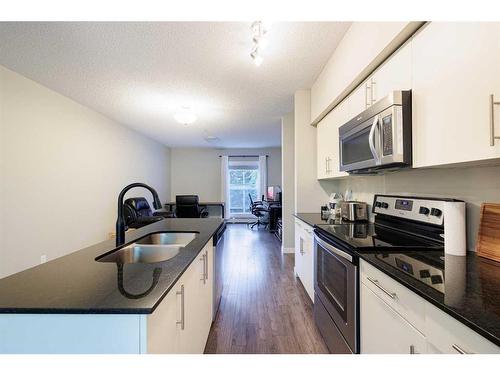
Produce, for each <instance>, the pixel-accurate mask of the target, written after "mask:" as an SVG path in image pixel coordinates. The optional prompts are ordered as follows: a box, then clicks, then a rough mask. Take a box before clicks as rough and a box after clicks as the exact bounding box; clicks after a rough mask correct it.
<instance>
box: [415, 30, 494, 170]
mask: <svg viewBox="0 0 500 375" xmlns="http://www.w3.org/2000/svg"><path fill="white" fill-rule="evenodd" d="M412 44H413V46H412V90H413V91H412V95H413V108H412V111H413V166H414V167H429V166H436V165H444V164H453V163H461V162H471V161H478V160H485V159H491V158H498V157H500V140H496V142H495V144H494V145H493V146H492V145H491V136H492V132H491V128H490V126H491V121H492V119H491V117H490V116H491V113H492V108H491V103H490V95H492V94H493V95H494V97H495V100H496V101H500V23H486V22H481V23H478V22H474V23H463V22H462V23H448V22H446V23H441V22H431V23H430V24H428V25H427V26H426V27H425V28H423V29H422V30H421V31H420V32H419V33H418V34H417V35H416V36H415V37H414V40H413V43H412ZM493 114H494V119H493V120H494V122H496V127H495V133H496V135H500V106H498V105H497V106H496V108H493Z"/></svg>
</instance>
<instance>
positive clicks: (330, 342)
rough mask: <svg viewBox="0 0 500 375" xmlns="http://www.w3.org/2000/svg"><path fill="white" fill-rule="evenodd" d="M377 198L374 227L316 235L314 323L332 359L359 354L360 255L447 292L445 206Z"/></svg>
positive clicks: (320, 228) (334, 227)
mask: <svg viewBox="0 0 500 375" xmlns="http://www.w3.org/2000/svg"><path fill="white" fill-rule="evenodd" d="M447 200H451V199H439V198H418V197H407V196H394V195H376V196H375V197H374V201H373V206H372V211H373V213H375V214H376V216H375V222H374V223H343V224H331V225H328V224H324V225H317V226H316V227H315V230H314V266H315V271H314V292H315V304H314V318H315V321H316V325H317V326H318V328H319V330H320V332H321V334H322V336H323V338H324V339H325V342H326V344H327V346H328V348H329V349H330V351H331V352H332V353H359V335H360V332H359V281H358V279H359V277H358V265H359V254H361V253H363V252H376V253H377V254H379V255H377V256H378V257H380V260H382V261H383V262H385V263H387V264H388V265H390V266H392V267H395V268H397V269H399V270H401V271H402V272H405V273H406V274H407V275H410V276H412V277H414V278H415V279H417V280H419V281H421V282H423V283H425V284H427V285H429V286H430V287H432V288H434V289H436V290H438V291H444V274H443V269H442V268H443V267H442V262H441V259H440V255H442V254H443V248H444V247H443V246H444V243H443V234H444V219H443V216H444V214H443V210H444V208H443V207H444V202H445V201H447Z"/></svg>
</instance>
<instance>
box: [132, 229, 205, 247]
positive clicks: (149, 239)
mask: <svg viewBox="0 0 500 375" xmlns="http://www.w3.org/2000/svg"><path fill="white" fill-rule="evenodd" d="M197 235H198V233H193V232H189V233H185V232H160V233H152V234H150V235H149V236H146V237H143V238H141V239H140V240H138V241H136V243H137V244H142V245H181V246H186V245H187V244H188V243H190V242H191V241H192V240H194V239H195V238H196V236H197Z"/></svg>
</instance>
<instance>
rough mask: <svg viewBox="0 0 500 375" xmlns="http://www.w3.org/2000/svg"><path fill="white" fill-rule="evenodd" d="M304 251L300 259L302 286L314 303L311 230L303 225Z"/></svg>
mask: <svg viewBox="0 0 500 375" xmlns="http://www.w3.org/2000/svg"><path fill="white" fill-rule="evenodd" d="M303 238H304V249H303V254H302V256H301V257H302V259H301V263H302V264H301V266H302V269H301V271H302V275H301V278H300V279H301V281H302V285H304V288H305V290H306V292H307V294H308V295H309V298H311V300H312V301H313V302H314V253H313V251H314V247H313V228H312V227H311V226H309V225H305V226H304V228H303Z"/></svg>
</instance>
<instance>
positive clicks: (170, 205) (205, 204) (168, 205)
mask: <svg viewBox="0 0 500 375" xmlns="http://www.w3.org/2000/svg"><path fill="white" fill-rule="evenodd" d="M198 205H199V206H201V207H208V206H215V207H220V210H221V215H222V218H223V219H224V211H225V210H224V202H199V203H198ZM164 206H165V209H166V210H167V211H173V208H174V207H175V202H167V203H165V204H164Z"/></svg>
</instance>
